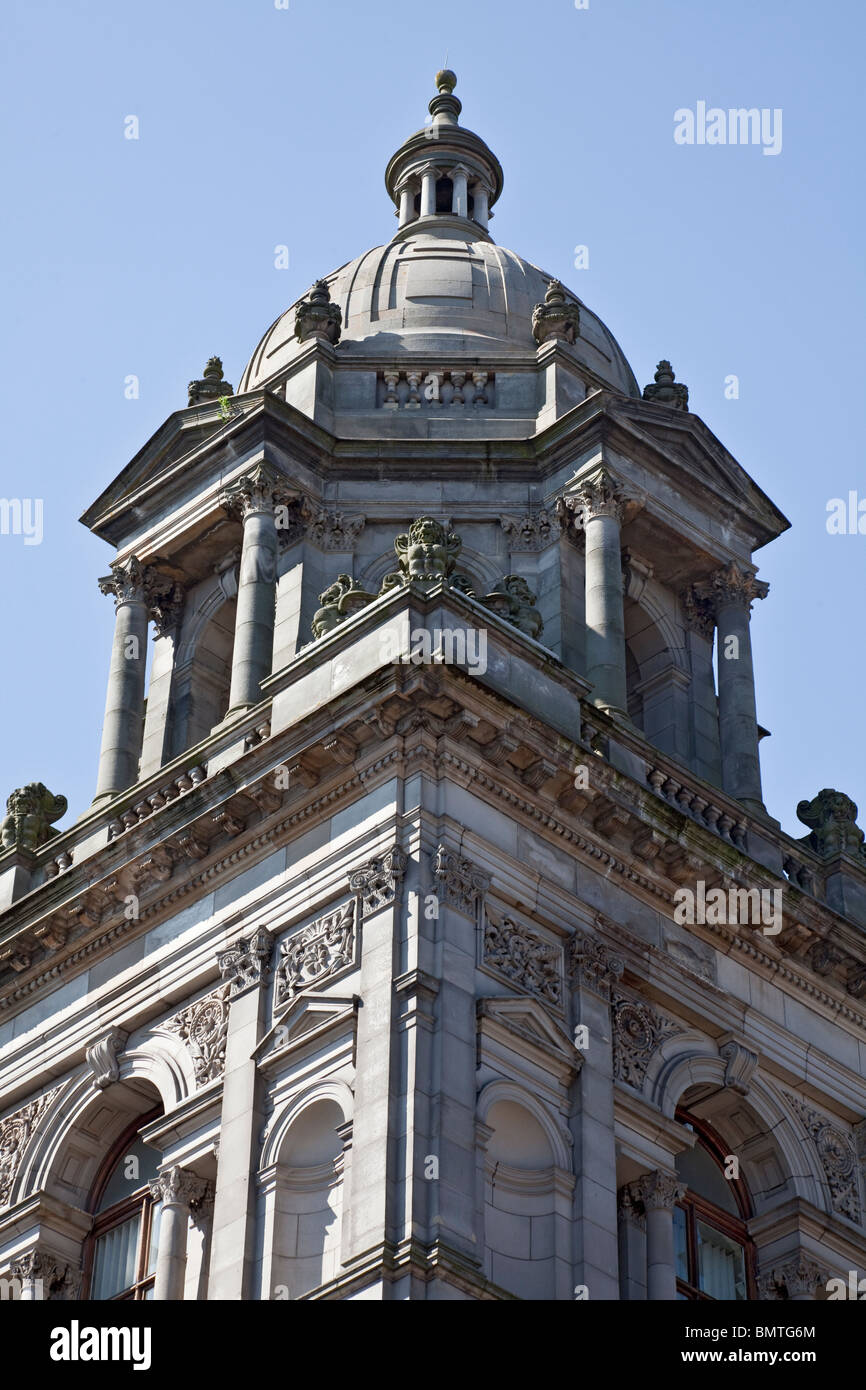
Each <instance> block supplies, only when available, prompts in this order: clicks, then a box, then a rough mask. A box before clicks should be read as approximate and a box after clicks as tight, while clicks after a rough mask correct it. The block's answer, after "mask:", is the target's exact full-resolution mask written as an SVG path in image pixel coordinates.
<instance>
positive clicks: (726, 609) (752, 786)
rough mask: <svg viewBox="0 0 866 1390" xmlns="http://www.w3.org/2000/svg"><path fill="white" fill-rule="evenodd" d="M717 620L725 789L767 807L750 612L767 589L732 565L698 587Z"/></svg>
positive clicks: (755, 805)
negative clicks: (756, 702) (760, 748)
mask: <svg viewBox="0 0 866 1390" xmlns="http://www.w3.org/2000/svg"><path fill="white" fill-rule="evenodd" d="M698 588H699V591H700V593H701V594H702V595H703V596H705V597H706V598H708V599H710V600H711V602H712V606H713V611H714V613H715V619H716V633H717V648H718V668H719V738H720V741H721V748H722V786H723V787H724V789H725V791H726V792H729V793H730V795H731V796H734V797H736V798H737V800H738V801H742V802H744V803H745V804H746V805H747V806H749V807H750V808H751V809H752V810H756V811H761V810H763V809H764V802H763V796H762V793H761V763H760V757H759V754H758V717H757V712H756V709H755V675H754V671H753V669H752V640H751V635H750V631H749V614H750V613H751V609H752V602H753V600H754V599H756V598H765V597H766V595H767V593H768V591H769V585H768V584H765V583H764V582H763V581H762V580H759V579H756V578H755V576H754V574H750V573H749V572H748V571H747V570H741V569H740V568H739V567H738V566H737V565H736V564H734V563H731V564H730V565H728V566H727V567H726V568H725V569H721V570H717V571H716V573H715V574H714V575H713V576H712V578H711V579H710V580H709V582H708V583H707V584H705V585H700V586H698Z"/></svg>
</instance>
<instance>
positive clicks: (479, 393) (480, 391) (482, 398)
mask: <svg viewBox="0 0 866 1390" xmlns="http://www.w3.org/2000/svg"><path fill="white" fill-rule="evenodd" d="M472 382H473V385H474V386H475V393H474V395H473V397H472V404H473V405H486V404H487V372H473V373H472Z"/></svg>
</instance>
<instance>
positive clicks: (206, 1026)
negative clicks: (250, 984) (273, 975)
mask: <svg viewBox="0 0 866 1390" xmlns="http://www.w3.org/2000/svg"><path fill="white" fill-rule="evenodd" d="M230 993H231V982H229V983H227V984H224V985H220V987H219V989H217V990H214V992H213V993H212V994H208V995H206V996H205V998H204V999H199V1000H197V1001H196V1003H195V1004H190V1005H189V1007H188V1008H186V1009H182V1010H181V1012H180V1013H179V1014H175V1016H174V1018H172V1019H169V1021H168V1023H166V1025H165V1027H166V1028H168V1029H169V1031H170V1032H172V1033H177V1035H178V1037H179V1038H180V1040H181V1042H182V1043H184V1044H185V1045H186V1047H187V1049H188V1050H189V1052H190V1054H191V1056H192V1065H193V1071H194V1072H195V1081H196V1086H206V1085H207V1084H208V1082H209V1081H215V1080H216V1078H217V1077H218V1076H222V1074H223V1071H224V1070H225V1064H226V1038H227V1037H228V1030H229V996H230Z"/></svg>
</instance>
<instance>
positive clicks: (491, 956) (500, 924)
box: [481, 914, 562, 1008]
mask: <svg viewBox="0 0 866 1390" xmlns="http://www.w3.org/2000/svg"><path fill="white" fill-rule="evenodd" d="M481 960H482V964H483V965H485V966H486V967H487V968H488V969H490V970H495V971H496V972H497V973H498V974H500V975H503V976H504V977H505V978H506V979H507V980H509V981H510V982H511V984H513V985H516V986H517V987H518V988H519V989H523V990H526V992H527V993H528V994H537V995H538V996H539V998H541V999H544V1000H546V1001H547V1003H548V1004H552V1005H553V1006H554V1007H555V1008H559V1007H560V1006H561V1004H562V974H561V970H560V952H559V950H558V948H557V947H556V946H552V945H550V944H548V942H546V941H544V940H543V939H542V937H540V936H539V935H538V934H537V933H536V932H533V931H530V929H529V928H528V927H524V926H521V925H520V924H518V923H517V922H513V921H512V920H511V918H510V917H502V918H499V919H498V920H497V919H495V918H493V917H491V916H490V915H489V914H488V915H486V916H485V921H484V935H483V940H482V955H481Z"/></svg>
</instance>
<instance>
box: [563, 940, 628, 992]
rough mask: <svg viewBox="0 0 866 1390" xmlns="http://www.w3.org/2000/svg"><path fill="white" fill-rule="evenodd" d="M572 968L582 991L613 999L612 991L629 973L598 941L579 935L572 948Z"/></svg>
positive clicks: (573, 975) (569, 964)
mask: <svg viewBox="0 0 866 1390" xmlns="http://www.w3.org/2000/svg"><path fill="white" fill-rule="evenodd" d="M568 966H569V974H570V975H571V977H572V979H573V980H574V983H575V984H576V985H577V987H578V988H579V989H580V988H586V989H591V990H594V991H595V993H596V994H600V995H601V997H602V998H603V999H609V998H610V991H611V989H612V988H613V986H614V985H615V984H616V982H617V980H618V979H619V978H620V976H621V975H622V973H623V971H624V970H625V961H624V960H623V959H622V957H621V956H618V955H616V954H615V953H614V952H613V951H610V950H608V948H607V947H606V946H603V945H602V943H601V942H600V941H597V940H596V938H595V937H593V936H589V935H588V934H587V933H586V932H582V931H577V932H575V934H574V936H573V937H572V939H571V943H570V945H569V948H568Z"/></svg>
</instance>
